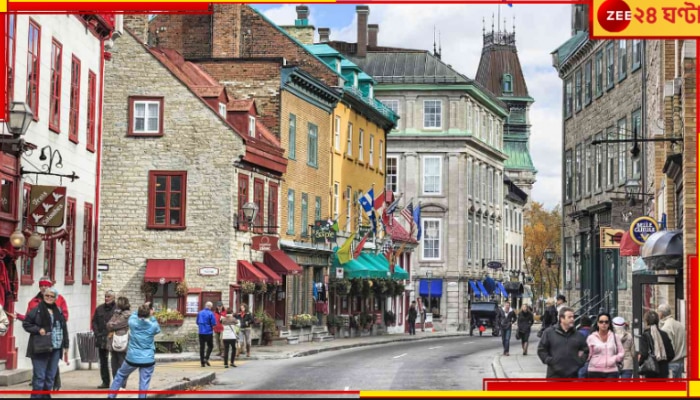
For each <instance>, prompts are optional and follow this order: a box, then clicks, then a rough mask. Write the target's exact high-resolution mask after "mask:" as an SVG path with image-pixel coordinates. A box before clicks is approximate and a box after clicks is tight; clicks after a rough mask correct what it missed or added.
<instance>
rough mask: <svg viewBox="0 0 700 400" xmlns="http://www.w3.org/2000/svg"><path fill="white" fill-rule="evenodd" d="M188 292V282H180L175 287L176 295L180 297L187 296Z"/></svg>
mask: <svg viewBox="0 0 700 400" xmlns="http://www.w3.org/2000/svg"><path fill="white" fill-rule="evenodd" d="M187 291H188V288H187V282H185V281H182V282H178V283H177V285H175V293H176V294H177V295H178V296H186V295H187Z"/></svg>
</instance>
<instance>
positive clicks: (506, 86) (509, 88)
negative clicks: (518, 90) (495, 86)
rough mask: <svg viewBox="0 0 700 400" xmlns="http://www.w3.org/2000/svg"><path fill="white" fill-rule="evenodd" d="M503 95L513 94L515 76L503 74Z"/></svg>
mask: <svg viewBox="0 0 700 400" xmlns="http://www.w3.org/2000/svg"><path fill="white" fill-rule="evenodd" d="M503 93H513V76H512V75H511V74H503Z"/></svg>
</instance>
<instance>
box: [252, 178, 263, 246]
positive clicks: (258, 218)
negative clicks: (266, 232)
mask: <svg viewBox="0 0 700 400" xmlns="http://www.w3.org/2000/svg"><path fill="white" fill-rule="evenodd" d="M264 201H265V182H263V180H262V179H260V178H255V180H254V181H253V202H254V203H255V205H256V206H258V212H257V213H256V214H255V221H253V226H254V228H253V231H255V232H258V233H262V232H263V225H265V203H264Z"/></svg>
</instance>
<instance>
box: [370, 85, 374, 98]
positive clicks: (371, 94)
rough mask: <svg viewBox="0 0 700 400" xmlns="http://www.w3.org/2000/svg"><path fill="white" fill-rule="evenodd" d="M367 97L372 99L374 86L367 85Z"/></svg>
mask: <svg viewBox="0 0 700 400" xmlns="http://www.w3.org/2000/svg"><path fill="white" fill-rule="evenodd" d="M369 98H370V99H372V98H374V86H373V85H369Z"/></svg>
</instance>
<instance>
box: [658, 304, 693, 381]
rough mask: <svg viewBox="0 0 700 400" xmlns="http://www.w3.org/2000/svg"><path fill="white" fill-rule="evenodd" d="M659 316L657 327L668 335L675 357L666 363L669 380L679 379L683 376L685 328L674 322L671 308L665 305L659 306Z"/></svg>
mask: <svg viewBox="0 0 700 400" xmlns="http://www.w3.org/2000/svg"><path fill="white" fill-rule="evenodd" d="M657 312H658V314H659V318H660V319H661V320H660V321H659V327H660V328H661V330H662V331H664V332H666V333H667V334H668V337H669V339H671V344H672V345H673V352H674V353H676V356H675V357H673V359H672V360H671V361H670V362H669V363H668V369H669V371H670V372H671V378H681V377H682V376H683V368H684V364H685V356H686V343H685V327H684V326H683V324H682V323H680V322H679V321H677V320H675V319H674V318H673V316H672V315H671V306H670V305H668V304H667V303H664V304H661V305H660V306H659V308H657Z"/></svg>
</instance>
